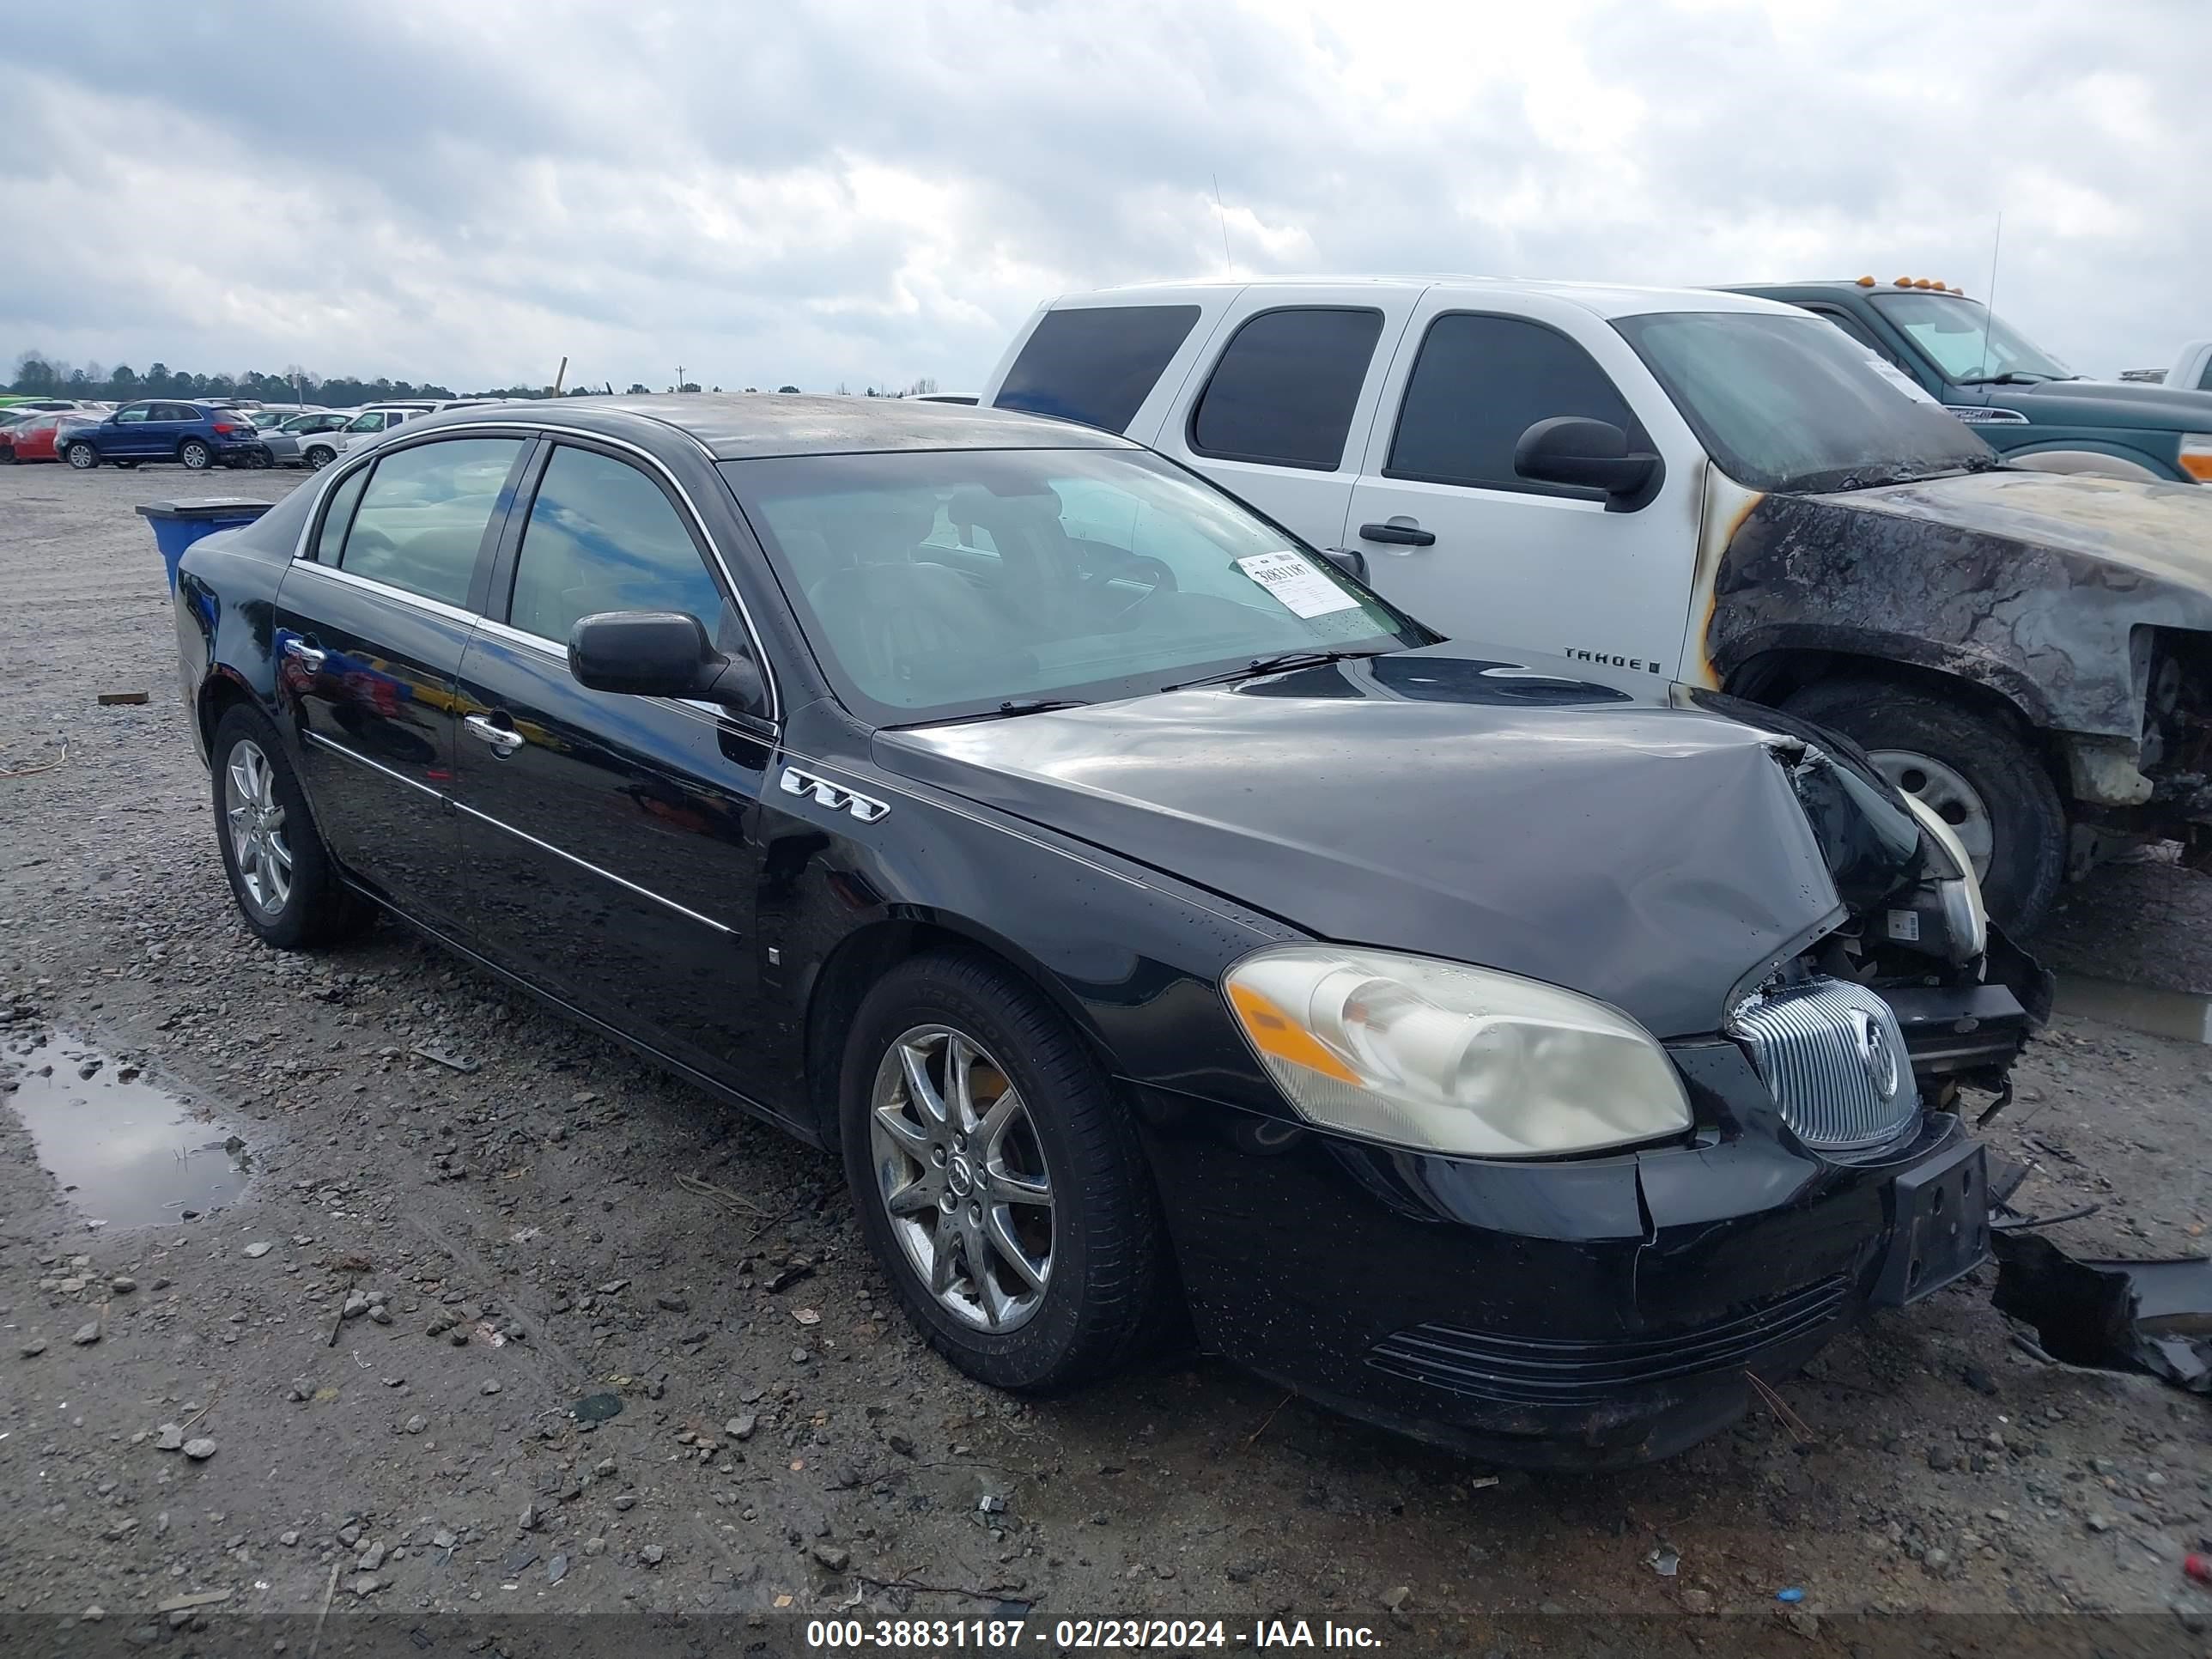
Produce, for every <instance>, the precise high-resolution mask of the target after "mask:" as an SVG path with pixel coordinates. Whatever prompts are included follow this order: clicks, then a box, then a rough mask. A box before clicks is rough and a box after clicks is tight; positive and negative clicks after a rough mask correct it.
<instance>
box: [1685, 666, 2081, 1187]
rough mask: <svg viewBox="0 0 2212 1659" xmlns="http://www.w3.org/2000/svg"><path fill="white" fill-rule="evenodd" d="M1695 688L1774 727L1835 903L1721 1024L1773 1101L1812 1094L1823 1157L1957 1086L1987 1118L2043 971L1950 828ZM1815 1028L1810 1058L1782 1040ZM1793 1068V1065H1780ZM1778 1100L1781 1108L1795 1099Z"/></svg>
mask: <svg viewBox="0 0 2212 1659" xmlns="http://www.w3.org/2000/svg"><path fill="white" fill-rule="evenodd" d="M1695 696H1696V699H1697V701H1699V702H1701V703H1705V704H1707V705H1709V706H1711V705H1720V706H1724V707H1725V708H1726V711H1727V712H1729V713H1732V714H1737V715H1738V716H1739V717H1740V718H1744V719H1747V720H1752V721H1753V722H1754V723H1756V724H1759V725H1762V726H1765V727H1766V728H1768V729H1769V730H1770V731H1772V732H1774V733H1775V736H1774V738H1773V740H1772V742H1771V745H1770V746H1771V750H1772V751H1773V753H1774V756H1775V758H1776V760H1777V762H1778V763H1780V764H1781V765H1782V767H1783V768H1784V770H1785V771H1787V772H1788V774H1789V775H1790V785H1791V787H1792V788H1793V789H1794V790H1795V791H1796V794H1797V799H1798V801H1799V804H1800V805H1802V807H1803V808H1804V810H1805V815H1806V817H1807V819H1808V821H1809V822H1810V823H1812V825H1813V829H1814V836H1815V838H1816V839H1817V840H1818V841H1819V842H1820V849H1821V854H1822V857H1823V858H1824V859H1825V860H1826V863H1827V866H1828V873H1829V875H1830V877H1831V878H1832V879H1833V881H1834V883H1835V886H1836V892H1837V896H1838V898H1839V899H1841V900H1842V902H1843V904H1844V911H1845V916H1844V920H1843V921H1840V922H1838V924H1837V925H1836V926H1835V927H1832V928H1831V929H1830V930H1828V931H1827V932H1826V933H1823V934H1821V936H1820V938H1819V939H1815V940H1814V941H1813V942H1812V943H1811V944H1810V945H1808V946H1806V947H1805V948H1803V949H1802V950H1798V951H1794V952H1792V953H1791V954H1790V956H1789V957H1787V958H1785V959H1784V960H1782V961H1779V962H1777V963H1769V964H1765V965H1764V966H1762V967H1761V968H1760V969H1758V970H1757V971H1756V972H1755V973H1754V975H1753V976H1752V977H1753V981H1754V982H1753V983H1752V984H1751V985H1749V986H1748V987H1746V991H1745V994H1743V995H1742V996H1741V999H1740V1000H1737V1001H1736V1002H1735V1006H1734V1007H1733V1008H1732V1010H1731V1012H1730V1014H1729V1024H1728V1029H1729V1035H1730V1036H1734V1037H1735V1038H1736V1040H1738V1041H1739V1042H1744V1043H1746V1044H1747V1046H1748V1047H1749V1048H1751V1050H1752V1053H1753V1058H1754V1060H1755V1061H1757V1062H1759V1065H1760V1070H1761V1073H1762V1075H1765V1077H1766V1078H1767V1080H1768V1083H1769V1085H1770V1086H1772V1087H1775V1088H1776V1090H1777V1093H1778V1097H1782V1096H1784V1093H1785V1092H1786V1091H1785V1089H1784V1084H1787V1085H1789V1087H1790V1088H1791V1089H1796V1090H1802V1091H1807V1092H1808V1094H1811V1095H1814V1096H1817V1097H1819V1099H1820V1102H1821V1104H1820V1107H1819V1108H1818V1111H1817V1119H1818V1121H1817V1122H1814V1121H1808V1127H1807V1128H1806V1129H1805V1130H1802V1131H1801V1132H1800V1133H1801V1135H1802V1138H1803V1139H1805V1140H1806V1143H1807V1145H1808V1146H1813V1147H1814V1148H1816V1149H1818V1150H1820V1151H1821V1152H1824V1153H1826V1154H1827V1155H1830V1156H1844V1157H1849V1156H1851V1155H1853V1154H1856V1153H1858V1152H1863V1151H1864V1150H1866V1149H1868V1148H1869V1147H1879V1146H1882V1145H1885V1144H1887V1142H1889V1141H1892V1140H1894V1139H1898V1138H1899V1137H1900V1136H1902V1135H1904V1134H1905V1133H1907V1132H1908V1131H1909V1130H1910V1128H1911V1127H1912V1124H1913V1122H1914V1120H1915V1116H1916V1114H1917V1112H1919V1111H1922V1110H1926V1111H1942V1112H1958V1111H1960V1110H1961V1109H1962V1105H1963V1103H1962V1100H1961V1097H1960V1091H1961V1090H1962V1089H1975V1090H1978V1091H1985V1092H1987V1093H1989V1094H1990V1095H1993V1096H1994V1097H1996V1098H1995V1100H1994V1101H1993V1102H1992V1103H1990V1104H1989V1105H1987V1106H1985V1107H1984V1108H1982V1109H1981V1110H1980V1113H1979V1120H1980V1121H1987V1119H1988V1118H1989V1117H1990V1116H1992V1115H1995V1114H1996V1112H1997V1111H1998V1110H2000V1109H2002V1107H2003V1105H2004V1103H2006V1102H2007V1101H2008V1100H2009V1099H2010V1098H2011V1088H2012V1085H2011V1081H2010V1074H2011V1068H2012V1066H2013V1063H2014V1061H2015V1060H2018V1059H2019V1057H2020V1054H2021V1050H2022V1048H2025V1046H2026V1045H2027V1040H2028V1038H2029V1036H2031V1035H2032V1034H2033V1031H2034V1030H2036V1028H2038V1027H2039V1026H2040V1025H2041V1024H2043V1023H2044V1021H2045V1020H2046V1019H2047V1018H2049V1017H2050V1013H2051V997H2052V992H2053V981H2052V977H2051V974H2050V973H2049V972H2048V971H2047V970H2046V969H2044V968H2043V967H2041V966H2040V965H2039V963H2036V962H2035V960H2034V959H2033V957H2029V956H2028V955H2027V952H2025V951H2022V950H2021V949H2020V948H2019V947H2018V946H2017V945H2015V944H2013V942H2012V941H2011V940H2010V939H2008V938H2007V937H2006V936H2005V935H2004V933H2003V932H2002V930H2001V929H1999V928H1998V927H1996V926H1994V925H1993V924H1992V923H1991V922H1990V920H1989V917H1988V914H1987V912H1986V911H1985V910H1984V908H1983V904H1982V898H1981V890H1980V887H1979V884H1978V883H1977V882H1976V880H1975V878H1974V875H1973V870H1972V865H1971V863H1970V861H1969V860H1968V859H1967V856H1966V850H1965V848H1963V847H1961V846H1960V842H1959V840H1958V838H1957V836H1955V835H1954V834H1953V833H1952V831H1951V829H1950V827H1949V826H1948V824H1946V823H1944V822H1943V821H1942V818H1940V817H1937V816H1936V814H1935V813H1934V812H1933V811H1930V810H1929V808H1928V807H1927V806H1926V805H1923V803H1921V802H1919V801H1917V800H1913V799H1910V798H1908V797H1906V796H1904V795H1901V794H1899V793H1898V792H1897V791H1896V790H1895V789H1893V787H1891V786H1890V785H1889V784H1888V783H1887V781H1885V780H1883V779H1882V777H1881V775H1880V774H1878V773H1877V772H1875V769H1874V768H1873V767H1872V765H1871V764H1870V763H1867V762H1866V760H1865V759H1864V757H1863V756H1860V755H1857V754H1856V753H1855V752H1853V745H1852V744H1850V742H1849V740H1848V739H1844V738H1838V737H1836V736H1834V735H1833V734H1832V733H1826V732H1821V731H1820V730H1819V729H1818V728H1816V727H1812V726H1805V725H1803V724H1802V723H1800V722H1796V721H1793V720H1790V719H1789V717H1787V716H1784V715H1778V714H1774V713H1773V712H1772V711H1771V710H1766V709H1758V708H1752V707H1751V706H1749V705H1747V704H1743V703H1740V702H1736V701H1735V699H1732V698H1724V697H1717V696H1713V695H1712V694H1710V693H1698V694H1695ZM1814 1028H1818V1029H1819V1030H1820V1031H1821V1032H1822V1033H1823V1036H1822V1038H1821V1040H1820V1042H1819V1043H1815V1044H1814V1047H1816V1048H1820V1051H1821V1056H1822V1057H1821V1058H1820V1060H1818V1061H1812V1060H1805V1059H1804V1058H1803V1057H1802V1055H1801V1054H1799V1053H1798V1049H1799V1048H1802V1047H1803V1046H1804V1043H1803V1041H1802V1039H1801V1040H1799V1041H1797V1042H1795V1043H1794V1044H1793V1042H1791V1041H1790V1040H1789V1039H1790V1035H1791V1034H1792V1033H1796V1032H1798V1031H1800V1030H1801V1029H1802V1030H1810V1029H1814ZM1892 1030H1894V1036H1895V1042H1896V1043H1897V1045H1898V1050H1899V1053H1898V1055H1897V1056H1896V1057H1897V1058H1899V1060H1901V1061H1902V1064H1901V1065H1900V1066H1897V1067H1896V1068H1895V1069H1896V1070H1898V1071H1899V1072H1902V1073H1909V1078H1910V1080H1911V1083H1912V1085H1914V1086H1913V1087H1912V1088H1911V1089H1910V1090H1907V1089H1905V1088H1902V1087H1901V1086H1899V1087H1888V1086H1886V1085H1892V1084H1897V1085H1901V1084H1902V1083H1903V1082H1904V1081H1905V1080H1906V1079H1905V1077H1904V1076H1899V1077H1896V1078H1894V1079H1893V1078H1892V1077H1891V1075H1890V1073H1891V1070H1892V1069H1893V1068H1892V1067H1891V1065H1890V1062H1889V1059H1888V1058H1887V1057H1886V1050H1887V1043H1888V1042H1889V1040H1890V1036H1889V1034H1890V1032H1891V1031H1892ZM1829 1050H1833V1051H1834V1052H1833V1053H1832V1054H1830V1053H1829V1052H1828V1051H1829ZM1791 1065H1796V1066H1799V1067H1800V1068H1801V1069H1800V1070H1799V1071H1798V1072H1797V1073H1795V1074H1791V1073H1790V1066H1791ZM1805 1066H1810V1067H1811V1069H1810V1070H1805V1069H1802V1068H1803V1067H1805ZM1782 1104H1783V1106H1784V1117H1785V1119H1787V1118H1789V1117H1790V1103H1789V1101H1788V1100H1787V1099H1786V1098H1785V1099H1783V1100H1782ZM1805 1115H1807V1116H1808V1119H1809V1118H1811V1117H1813V1116H1814V1115H1815V1114H1814V1112H1813V1109H1810V1108H1808V1109H1807V1113H1806V1114H1805ZM1792 1127H1796V1124H1794V1123H1793V1125H1792Z"/></svg>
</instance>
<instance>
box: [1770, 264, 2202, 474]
mask: <svg viewBox="0 0 2212 1659" xmlns="http://www.w3.org/2000/svg"><path fill="white" fill-rule="evenodd" d="M1729 292H1731V293H1735V294H1754V295H1762V296H1763V297H1765V298H1766V299H1770V300H1780V301H1785V302H1786V303H1788V304H1790V305H1794V306H1798V307H1802V308H1803V309H1805V310H1807V311H1809V312H1811V313H1813V314H1814V316H1816V317H1820V318H1823V319H1826V321H1828V322H1830V323H1832V324H1834V325H1836V326H1837V327H1838V328H1839V329H1841V330H1843V331H1844V332H1845V333H1846V334H1848V335H1850V337H1852V338H1853V339H1855V340H1857V342H1859V343H1860V344H1862V345H1863V346H1865V347H1866V348H1867V349H1869V350H1871V351H1874V352H1875V353H1877V354H1878V355H1879V356H1881V357H1882V358H1884V359H1885V360H1887V362H1890V363H1892V364H1893V365H1894V366H1895V367H1896V368H1897V369H1898V371H1899V373H1900V374H1905V375H1906V376H1907V377H1909V378H1910V379H1911V380H1912V381H1913V382H1914V383H1915V384H1916V385H1917V386H1920V387H1922V388H1923V390H1925V391H1926V392H1928V393H1929V396H1930V397H1933V398H1936V401H1938V402H1939V403H1941V404H1942V405H1943V406H1944V407H1945V408H1946V409H1948V410H1950V411H1951V413H1952V414H1954V415H1955V416H1958V417H1959V418H1960V420H1962V421H1965V422H1967V423H1968V424H1969V425H1971V426H1972V428H1974V430H1975V431H1976V432H1977V433H1978V434H1979V435H1981V436H1982V437H1983V438H1984V440H1986V441H1988V443H1989V445H1990V447H1991V448H1993V449H1995V450H1996V451H1997V453H2000V454H2002V455H2003V456H2004V457H2005V458H2006V459H2008V460H2010V461H2013V462H2015V463H2016V464H2017V465H2021V466H2027V467H2033V468H2036V469H2037V470H2039V471H2046V472H2086V473H2090V474H2093V475H2096V476H2100V477H2112V478H2133V479H2137V480H2140V481H2145V482H2148V481H2151V480H2155V479H2160V478H2163V479H2168V480H2171V481H2172V482H2174V483H2212V392H2207V391H2203V390H2199V389H2198V386H2199V381H2200V380H2201V378H2202V376H2201V375H2200V376H2199V377H2198V378H2197V379H2191V380H2168V381H2166V383H2165V384H2163V385H2159V386H2146V385H2142V384H2141V383H2138V382H2133V381H2124V380H2091V379H2089V378H2088V376H2087V375H2086V374H2075V372H2074V371H2073V370H2072V369H2071V368H2068V367H2067V366H2066V365H2065V364H2064V363H2063V362H2060V361H2059V360H2058V359H2057V358H2056V357H2054V356H2051V353H2049V352H2047V351H2045V350H2044V349H2042V348H2041V347H2040V346H2039V345H2037V344H2036V343H2034V342H2033V341H2032V340H2030V339H2028V338H2027V336H2025V335H2023V334H2021V332H2020V331H2018V330H2016V329H2015V328H2013V327H2012V326H2011V325H2009V324H2008V323H2007V322H2006V321H2005V320H2004V319H2002V317H1996V316H1993V315H1992V314H1991V313H1990V309H1989V307H1986V306H1984V305H1983V304H1982V303H1981V301H1978V300H1970V299H1968V298H1967V297H1966V295H1964V294H1962V293H1960V291H1959V290H1958V289H1954V288H1952V287H1951V286H1949V285H1948V283H1936V282H1932V281H1930V280H1929V279H1927V278H1924V277H1921V278H1913V277H1904V276H1900V277H1898V278H1897V279H1896V280H1895V281H1893V282H1888V283H1880V282H1876V281H1875V279H1874V278H1873V277H1871V276H1860V277H1857V278H1853V279H1850V280H1842V279H1838V280H1834V281H1824V282H1804V283H1747V284H1742V285H1740V286H1732V287H1731V288H1730V289H1729Z"/></svg>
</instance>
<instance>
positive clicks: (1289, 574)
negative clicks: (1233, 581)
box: [1237, 550, 1359, 617]
mask: <svg viewBox="0 0 2212 1659" xmlns="http://www.w3.org/2000/svg"><path fill="white" fill-rule="evenodd" d="M1237 564H1238V565H1239V566H1240V567H1241V568H1243V572H1244V574H1246V575H1248V576H1249V577H1250V578H1251V579H1252V580H1254V581H1255V582H1257V583H1259V584H1260V586H1262V587H1264V588H1266V589H1267V591H1268V592H1270V593H1272V594H1273V595H1274V596H1275V597H1276V599H1279V600H1280V601H1281V602H1282V605H1283V607H1284V609H1285V610H1286V611H1289V612H1290V613H1291V615H1292V616H1294V617H1326V616H1327V615H1328V613H1329V612H1330V611H1352V610H1355V609H1357V608H1358V605H1359V601H1358V599H1354V598H1353V597H1352V595H1351V594H1349V593H1347V592H1345V591H1344V590H1343V589H1342V588H1340V587H1339V586H1337V585H1336V584H1335V583H1334V582H1333V581H1331V580H1329V579H1328V577H1326V576H1324V575H1322V574H1321V572H1320V571H1318V570H1316V569H1315V568H1313V566H1312V565H1311V564H1310V563H1309V562H1306V561H1305V560H1304V559H1303V558H1301V557H1300V556H1298V555H1297V554H1296V553H1292V552H1290V551H1288V550H1285V551H1283V552H1280V553H1254V554H1250V555H1248V556H1246V557H1244V558H1241V559H1239V560H1237Z"/></svg>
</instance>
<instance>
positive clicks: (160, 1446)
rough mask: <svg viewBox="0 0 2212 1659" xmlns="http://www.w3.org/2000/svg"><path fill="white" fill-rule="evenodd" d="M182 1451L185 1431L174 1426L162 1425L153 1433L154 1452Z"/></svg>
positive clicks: (169, 1424)
mask: <svg viewBox="0 0 2212 1659" xmlns="http://www.w3.org/2000/svg"><path fill="white" fill-rule="evenodd" d="M154 1449H155V1451H182V1450H183V1449H185V1431H184V1430H183V1429H181V1428H179V1426H178V1425H176V1424H174V1423H164V1424H162V1425H161V1427H160V1428H158V1429H156V1430H155V1431H154Z"/></svg>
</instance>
